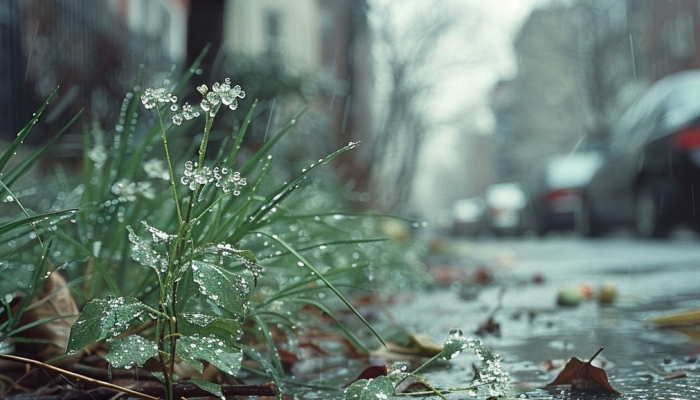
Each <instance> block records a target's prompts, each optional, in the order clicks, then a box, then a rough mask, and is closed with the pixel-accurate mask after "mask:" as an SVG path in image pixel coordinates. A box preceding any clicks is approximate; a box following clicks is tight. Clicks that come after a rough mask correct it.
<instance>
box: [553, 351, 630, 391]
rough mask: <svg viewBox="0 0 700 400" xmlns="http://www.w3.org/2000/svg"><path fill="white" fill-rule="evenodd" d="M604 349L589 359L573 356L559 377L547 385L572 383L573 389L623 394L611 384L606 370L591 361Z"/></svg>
mask: <svg viewBox="0 0 700 400" xmlns="http://www.w3.org/2000/svg"><path fill="white" fill-rule="evenodd" d="M601 351H603V348H601V349H600V350H598V352H597V353H595V355H594V356H593V357H591V359H590V360H589V361H586V362H584V361H581V360H579V359H578V358H576V357H572V358H571V359H570V360H569V362H567V363H566V366H565V367H564V370H563V371H561V372H560V373H559V375H557V377H556V378H555V379H554V380H553V381H552V382H550V383H549V384H547V386H558V385H571V390H580V391H586V392H604V393H613V394H621V393H620V392H619V391H618V390H617V389H615V388H614V387H612V386H610V383H609V382H608V375H607V374H606V373H605V370H604V369H602V368H598V367H596V366H595V365H592V364H591V361H592V360H593V359H594V358H595V357H596V356H597V355H598V354H600V352H601Z"/></svg>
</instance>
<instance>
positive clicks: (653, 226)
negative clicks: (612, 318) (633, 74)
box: [577, 70, 700, 237]
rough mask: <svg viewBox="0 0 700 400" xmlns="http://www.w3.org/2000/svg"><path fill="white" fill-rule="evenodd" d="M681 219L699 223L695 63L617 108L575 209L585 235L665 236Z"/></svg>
mask: <svg viewBox="0 0 700 400" xmlns="http://www.w3.org/2000/svg"><path fill="white" fill-rule="evenodd" d="M680 224H685V225H688V226H690V227H691V228H693V229H695V230H700V70H694V71H687V72H682V73H678V74H674V75H670V76H668V77H666V78H664V79H662V80H660V81H659V82H657V83H655V84H654V85H652V86H651V87H650V88H649V89H648V90H647V91H646V92H645V93H644V94H643V95H642V97H641V98H640V99H639V100H638V101H637V102H635V103H634V104H633V105H632V106H631V107H630V108H629V109H628V110H627V111H626V112H625V113H624V114H623V116H622V118H621V119H620V121H619V124H618V126H617V127H616V128H615V129H614V131H613V133H612V137H611V141H610V147H609V149H608V154H607V155H606V160H605V162H604V163H603V165H602V166H601V167H600V168H599V169H598V172H596V174H595V175H594V176H593V178H591V181H590V182H589V183H588V185H586V188H585V190H584V194H583V204H582V206H581V209H580V212H579V213H577V230H579V231H580V232H581V234H583V235H585V236H599V235H601V234H603V233H606V232H608V231H610V230H613V229H615V228H620V227H630V228H633V229H635V230H636V232H637V233H638V234H639V235H640V236H643V237H664V236H667V235H668V234H669V233H670V231H671V230H672V229H673V228H675V227H677V226H678V225H680Z"/></svg>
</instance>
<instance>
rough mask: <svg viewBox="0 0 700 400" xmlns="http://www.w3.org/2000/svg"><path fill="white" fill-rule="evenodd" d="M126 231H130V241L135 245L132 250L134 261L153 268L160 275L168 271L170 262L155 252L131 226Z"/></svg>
mask: <svg viewBox="0 0 700 400" xmlns="http://www.w3.org/2000/svg"><path fill="white" fill-rule="evenodd" d="M126 229H127V230H128V231H129V241H130V242H131V243H132V244H133V247H132V248H131V257H132V258H133V259H134V261H136V262H138V263H139V264H141V265H143V266H145V267H151V268H153V269H154V270H155V271H156V273H158V274H159V275H162V274H164V273H165V272H167V271H168V260H167V259H166V258H165V257H163V256H162V255H160V253H158V252H157V251H155V250H153V248H152V245H151V244H150V243H146V242H145V241H144V240H143V239H141V238H140V237H139V236H138V235H137V234H136V233H134V230H133V229H132V228H131V226H127V227H126Z"/></svg>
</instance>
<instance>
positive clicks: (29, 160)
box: [0, 110, 83, 195]
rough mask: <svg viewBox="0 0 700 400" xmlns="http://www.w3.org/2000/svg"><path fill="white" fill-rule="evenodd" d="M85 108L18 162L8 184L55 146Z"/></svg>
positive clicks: (6, 182)
mask: <svg viewBox="0 0 700 400" xmlns="http://www.w3.org/2000/svg"><path fill="white" fill-rule="evenodd" d="M82 112H83V110H80V112H78V113H77V114H76V115H75V116H74V117H73V118H72V119H71V120H70V121H68V123H67V124H66V125H65V126H64V127H63V128H61V130H60V131H58V133H56V134H55V135H54V136H53V137H52V138H51V139H50V140H49V141H48V142H46V144H45V145H43V146H42V147H41V148H39V150H37V151H35V152H34V154H32V155H31V156H30V157H28V158H27V159H26V160H24V161H22V162H21V163H20V164H18V165H17V166H16V167H14V168H13V169H12V171H10V172H9V173H7V175H6V177H5V179H4V181H5V184H7V186H12V184H13V183H14V182H15V181H16V180H17V179H18V178H20V177H21V176H22V175H24V173H26V172H27V171H28V170H29V168H31V167H32V165H34V163H35V162H36V161H37V160H38V159H39V158H40V157H41V156H42V155H44V153H46V151H47V150H48V149H49V148H51V147H52V146H53V144H54V143H56V141H57V140H58V138H60V137H61V135H63V133H64V132H66V131H67V130H68V128H70V127H71V126H72V125H73V123H74V122H75V121H76V120H77V119H78V118H79V117H80V115H81V114H82ZM1 194H2V190H0V195H1Z"/></svg>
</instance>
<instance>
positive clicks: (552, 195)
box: [529, 151, 603, 236]
mask: <svg viewBox="0 0 700 400" xmlns="http://www.w3.org/2000/svg"><path fill="white" fill-rule="evenodd" d="M602 162H603V154H602V153H601V152H598V151H586V152H581V153H572V154H569V155H564V156H557V157H555V158H553V159H551V160H549V161H548V162H547V163H546V164H545V166H544V168H543V170H542V173H540V174H538V175H537V178H536V180H535V181H534V182H533V183H532V186H531V188H530V196H529V197H530V202H531V203H532V214H533V218H532V224H533V228H534V230H535V232H536V233H537V234H538V235H540V236H542V235H544V234H546V233H547V232H549V231H552V230H556V231H563V230H573V229H574V227H575V224H574V215H575V213H576V212H577V211H578V210H579V208H580V207H581V195H582V193H583V187H584V186H585V185H586V184H587V183H588V181H590V180H591V177H592V176H593V174H594V173H595V172H596V170H598V168H599V167H600V165H601V164H602Z"/></svg>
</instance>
